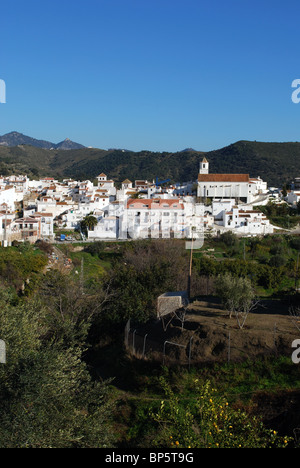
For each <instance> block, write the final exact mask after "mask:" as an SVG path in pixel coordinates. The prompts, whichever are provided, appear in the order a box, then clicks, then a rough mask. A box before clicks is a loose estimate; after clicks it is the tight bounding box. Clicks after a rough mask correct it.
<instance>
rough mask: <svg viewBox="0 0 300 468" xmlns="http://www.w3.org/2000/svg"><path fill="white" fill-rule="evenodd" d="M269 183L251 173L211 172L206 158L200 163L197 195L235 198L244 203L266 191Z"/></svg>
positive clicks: (201, 196) (212, 197) (203, 198)
mask: <svg viewBox="0 0 300 468" xmlns="http://www.w3.org/2000/svg"><path fill="white" fill-rule="evenodd" d="M266 190H267V184H266V183H265V182H264V181H263V180H262V179H260V177H257V178H255V179H253V178H250V177H249V174H210V173H209V163H208V161H207V160H206V158H204V159H203V160H202V162H201V163H200V171H199V174H198V189H197V196H198V197H200V198H201V199H202V200H204V201H205V200H206V199H207V198H211V199H215V198H219V199H220V198H221V199H223V198H234V199H236V200H239V201H240V202H243V203H251V202H252V201H253V200H254V199H255V197H257V196H258V195H259V194H262V193H265V192H266Z"/></svg>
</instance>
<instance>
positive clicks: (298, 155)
mask: <svg viewBox="0 0 300 468" xmlns="http://www.w3.org/2000/svg"><path fill="white" fill-rule="evenodd" d="M14 133H16V132H14ZM17 135H18V134H17ZM2 138H4V137H2ZM2 141H3V140H2ZM5 141H6V140H5ZM13 141H14V137H13V136H11V139H10V140H9V143H10V144H11V143H12V142H13ZM0 143H1V141H0ZM27 143H28V140H27ZM60 145H61V147H60V148H57V147H56V148H55V147H54V145H52V146H51V148H53V149H51V150H50V149H45V148H44V147H41V146H40V147H38V146H36V145H35V146H28V145H27V144H26V145H24V144H22V145H20V144H19V146H11V145H8V144H7V145H6V146H4V145H3V144H2V145H0V175H1V174H2V175H9V174H14V173H17V174H27V175H28V176H29V177H30V178H38V177H45V176H51V177H55V178H58V179H59V180H61V179H63V178H74V179H77V180H86V179H89V180H94V179H95V178H96V177H97V176H98V175H99V174H100V173H101V172H105V174H107V176H108V177H109V178H112V179H114V180H115V181H116V182H117V183H121V182H122V181H123V180H125V179H127V178H128V179H130V180H132V181H133V182H134V181H135V180H136V179H147V180H149V181H152V180H153V179H156V177H158V178H159V179H160V180H165V179H170V180H171V181H172V182H184V181H189V180H196V179H197V175H198V171H199V163H200V161H201V160H202V159H203V157H204V156H205V157H206V158H207V160H208V162H209V164H210V166H209V170H210V172H211V173H247V174H249V175H250V176H251V177H257V176H260V177H261V178H262V179H263V180H265V181H267V183H268V185H269V186H277V187H278V186H282V185H283V184H284V183H289V182H291V181H292V180H293V179H294V177H297V176H298V177H300V143H298V142H287V143H265V142H256V141H238V142H236V143H233V144H231V145H229V146H226V147H224V148H220V149H217V150H214V151H209V152H200V151H195V150H193V149H187V150H183V151H179V152H176V153H171V152H152V151H139V152H134V151H127V150H122V149H121V150H120V149H111V150H103V149H97V148H80V149H72V148H71V149H69V150H68V151H66V150H65V149H62V148H66V147H68V146H69V142H68V140H67V141H65V142H62V143H61V144H58V145H56V146H60Z"/></svg>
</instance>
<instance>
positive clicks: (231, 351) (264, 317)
mask: <svg viewBox="0 0 300 468" xmlns="http://www.w3.org/2000/svg"><path fill="white" fill-rule="evenodd" d="M298 338H300V332H299V331H298V330H297V328H296V327H295V325H294V324H293V322H292V320H291V317H290V315H289V313H288V307H287V305H286V304H284V303H279V301H268V303H263V304H261V306H260V308H259V309H257V310H256V311H255V312H254V313H251V314H249V315H248V317H247V320H246V323H245V326H244V327H243V329H240V328H239V326H238V322H237V320H236V318H235V317H232V318H229V317H228V314H227V312H226V311H224V310H223V309H222V307H221V305H220V304H219V303H218V302H217V301H195V302H194V303H192V304H191V305H190V306H189V308H188V312H187V314H186V316H185V320H184V323H183V325H182V322H181V321H180V320H178V318H177V317H176V316H173V317H172V315H170V316H168V317H165V318H164V320H156V321H152V322H149V323H147V324H146V325H143V326H139V325H133V324H132V325H131V328H130V331H129V332H128V334H127V348H128V349H129V351H130V352H132V354H134V355H135V356H137V357H142V358H155V359H158V360H160V361H163V360H166V359H167V360H169V361H170V362H172V361H173V362H176V363H182V364H187V363H198V362H226V361H239V360H244V359H253V358H255V357H258V356H268V355H274V354H277V355H287V356H291V354H292V347H291V345H292V342H293V340H294V339H298Z"/></svg>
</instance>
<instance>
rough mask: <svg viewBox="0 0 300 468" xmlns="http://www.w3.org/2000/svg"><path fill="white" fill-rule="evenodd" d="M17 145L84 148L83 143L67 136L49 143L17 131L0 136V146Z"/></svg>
mask: <svg viewBox="0 0 300 468" xmlns="http://www.w3.org/2000/svg"><path fill="white" fill-rule="evenodd" d="M19 145H29V146H35V147H36V148H44V149H62V150H70V149H82V148H84V146H83V145H80V144H79V143H74V142H73V141H71V140H70V139H69V138H66V139H65V140H64V141H61V142H60V143H57V144H55V143H51V142H50V141H46V140H37V139H35V138H32V137H29V136H26V135H23V134H22V133H19V132H10V133H6V134H5V135H3V136H0V146H9V147H12V146H19Z"/></svg>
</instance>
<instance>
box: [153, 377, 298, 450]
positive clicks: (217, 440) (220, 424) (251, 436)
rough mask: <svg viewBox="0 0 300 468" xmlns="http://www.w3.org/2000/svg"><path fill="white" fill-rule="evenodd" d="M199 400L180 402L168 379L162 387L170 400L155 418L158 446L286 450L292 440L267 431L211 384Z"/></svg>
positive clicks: (201, 391)
mask: <svg viewBox="0 0 300 468" xmlns="http://www.w3.org/2000/svg"><path fill="white" fill-rule="evenodd" d="M194 383H195V388H196V390H197V397H196V401H195V402H194V403H193V404H192V405H191V404H189V405H187V404H186V403H185V402H184V401H179V398H178V396H176V395H175V394H174V392H173V391H172V390H171V389H170V387H169V385H168V384H167V382H166V381H165V380H164V378H161V384H162V385H163V387H164V390H165V393H166V399H165V400H164V401H162V402H161V405H160V408H159V411H158V412H156V413H152V418H153V419H154V420H155V421H156V422H157V423H158V424H159V427H160V430H159V432H158V435H157V437H156V440H155V445H157V446H158V447H164V448H166V447H171V448H176V447H178V448H282V447H287V446H288V444H289V442H290V441H291V439H290V438H288V437H280V436H279V435H278V434H277V432H276V431H273V430H269V429H267V428H265V426H264V425H263V423H262V421H261V420H260V419H259V418H257V417H253V416H249V414H247V413H246V412H244V411H241V410H235V409H233V408H231V406H230V405H229V404H228V402H227V401H226V400H225V399H224V398H223V397H220V396H218V394H217V391H216V389H214V388H212V387H211V384H210V382H207V383H206V384H205V385H203V386H199V384H198V382H197V381H195V382H194Z"/></svg>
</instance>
